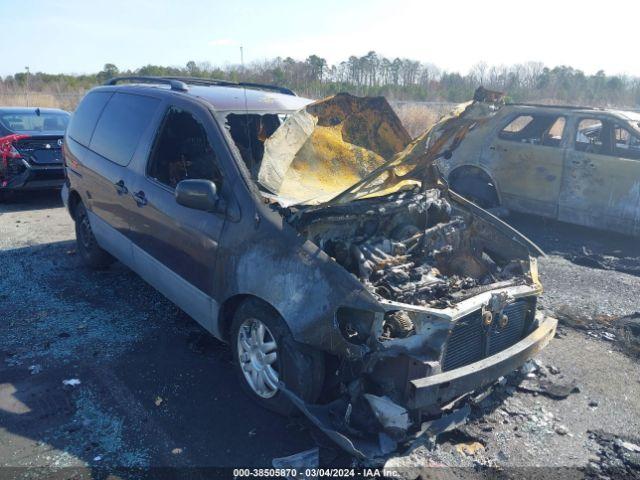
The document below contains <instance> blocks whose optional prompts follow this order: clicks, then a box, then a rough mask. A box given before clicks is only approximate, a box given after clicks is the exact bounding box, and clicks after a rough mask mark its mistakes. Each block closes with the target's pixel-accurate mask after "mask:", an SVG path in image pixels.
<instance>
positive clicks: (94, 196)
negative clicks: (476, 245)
mask: <svg viewBox="0 0 640 480" xmlns="http://www.w3.org/2000/svg"><path fill="white" fill-rule="evenodd" d="M90 95H91V94H90ZM160 103H161V101H160V100H159V99H158V98H154V97H151V96H146V95H138V94H129V93H120V92H117V93H114V94H112V95H111V97H110V98H109V100H108V101H107V102H106V104H105V105H104V107H103V109H102V112H101V114H100V115H99V118H98V120H97V123H96V124H95V129H94V130H93V131H92V133H91V136H90V141H89V143H88V147H89V148H88V149H86V150H85V151H84V152H83V155H82V160H81V163H82V166H83V167H84V168H82V169H81V170H80V173H81V174H82V175H83V177H84V179H83V180H84V181H83V186H85V188H86V192H83V193H86V195H87V197H88V202H89V210H90V212H91V215H90V219H91V226H92V228H93V230H94V234H95V235H96V238H97V240H98V243H100V244H101V246H102V247H103V248H105V249H106V250H108V251H110V252H111V253H113V254H114V255H116V256H117V257H118V258H119V259H120V260H121V261H123V262H125V263H128V264H131V262H132V252H131V246H130V244H129V241H128V238H127V237H128V236H129V224H130V218H129V217H130V216H129V212H130V211H131V210H133V209H135V208H137V207H136V203H135V201H134V199H133V198H132V197H131V195H130V192H129V190H130V187H129V185H130V183H131V179H132V176H133V174H132V173H131V172H130V171H129V169H128V168H127V166H128V165H129V163H130V162H131V159H132V158H133V156H134V154H135V152H136V150H137V149H138V145H139V143H140V138H141V137H142V136H143V134H144V133H145V131H146V130H147V129H149V128H150V124H151V121H152V119H153V118H154V115H155V113H156V111H157V110H158V108H159V106H160ZM73 124H75V120H73V121H72V125H73Z"/></svg>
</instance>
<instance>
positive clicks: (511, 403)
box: [0, 194, 640, 476]
mask: <svg viewBox="0 0 640 480" xmlns="http://www.w3.org/2000/svg"><path fill="white" fill-rule="evenodd" d="M508 221H510V222H511V223H512V224H514V226H516V227H517V228H519V229H520V230H521V231H523V232H524V233H525V234H526V235H528V236H529V237H530V238H531V239H532V240H534V241H535V242H536V243H538V244H539V245H540V246H541V247H542V248H543V249H544V250H545V251H547V252H548V256H547V257H545V258H541V259H540V260H539V270H540V275H541V278H542V281H543V284H544V285H545V293H544V295H543V298H542V302H541V303H542V305H543V306H544V308H545V309H546V310H547V311H549V312H551V313H553V312H556V311H561V312H563V314H564V315H576V316H582V317H587V318H595V317H597V316H598V315H607V316H611V315H614V316H622V315H629V314H633V313H634V312H637V311H639V310H640V305H639V302H638V296H637V295H638V292H639V291H640V278H639V277H636V276H633V275H629V274H625V273H620V272H616V271H604V270H598V269H592V268H588V267H584V266H579V265H575V264H573V263H572V262H571V261H569V260H567V259H566V258H565V257H567V256H568V255H570V254H571V253H575V252H578V251H580V249H581V248H582V247H583V246H586V247H588V248H589V249H590V250H592V251H594V252H600V253H607V254H614V255H620V256H637V257H640V246H638V245H637V243H638V242H636V241H633V240H632V239H628V238H625V237H618V236H615V235H611V234H602V233H599V232H595V231H593V230H588V229H581V228H578V227H573V226H567V225H564V224H560V223H557V222H549V221H544V220H541V219H538V218H535V217H527V216H518V217H511V218H509V219H508ZM73 240H74V233H73V223H72V221H71V219H70V218H69V216H68V214H67V213H66V211H65V210H64V208H62V206H61V204H60V202H59V200H58V197H57V196H56V195H53V194H38V195H32V196H31V197H30V198H28V199H27V198H26V197H21V198H18V199H17V200H16V202H15V203H11V204H6V205H0V272H1V273H0V319H1V322H0V465H3V466H43V467H59V466H89V467H90V468H95V469H97V468H99V467H102V466H133V467H135V466H140V467H147V466H180V467H183V466H190V467H193V466H224V465H226V466H270V464H271V460H272V459H273V458H274V457H281V456H285V455H290V454H293V453H295V452H298V451H301V450H305V449H308V448H310V447H312V446H314V445H315V442H314V440H313V438H312V436H311V435H310V431H309V427H308V425H306V424H304V423H302V424H300V423H299V422H297V421H290V420H286V419H282V418H281V417H278V416H276V415H275V414H271V413H270V412H266V411H264V410H261V409H259V408H256V407H255V406H254V405H253V403H251V402H250V401H249V400H248V399H247V398H246V397H245V396H244V395H243V394H242V393H241V391H240V389H239V387H238V384H237V381H236V379H235V377H234V376H233V374H232V371H231V369H230V360H231V356H230V352H229V350H228V349H227V347H226V346H224V345H222V344H220V343H219V342H217V341H216V340H214V339H212V338H211V337H209V336H208V335H207V334H206V333H205V332H204V331H203V330H202V329H201V328H200V327H199V326H198V325H197V324H196V323H195V322H194V321H192V320H191V319H189V318H188V317H186V316H185V315H184V314H183V313H181V312H180V311H179V310H178V309H177V308H175V307H174V306H172V305H171V304H170V303H169V302H168V301H166V300H165V299H164V298H163V297H162V296H161V295H160V294H158V293H157V292H155V291H154V290H153V289H152V288H151V287H149V286H147V285H146V284H145V283H144V282H143V281H142V280H140V279H139V278H138V277H137V276H136V275H135V274H133V273H132V272H130V271H128V270H127V269H126V268H125V267H123V266H122V265H120V264H116V265H114V266H113V267H112V268H110V269H108V270H106V271H103V272H92V271H90V270H88V269H86V268H84V267H83V266H82V265H81V263H80V260H79V258H78V256H77V255H76V253H75V245H74V241H73ZM537 359H538V361H539V363H540V365H542V366H543V367H544V368H543V370H545V369H546V375H547V378H549V379H551V380H553V381H560V382H563V381H570V380H573V379H575V380H577V384H578V386H579V392H577V393H573V394H571V395H569V396H568V397H567V398H566V399H564V400H553V399H551V398H548V397H547V396H544V395H536V394H533V393H531V392H527V391H524V390H521V389H519V388H517V387H516V386H507V387H506V388H503V389H502V393H501V395H500V396H498V395H492V396H491V397H489V399H487V400H486V401H485V402H484V403H483V404H482V408H483V414H482V415H478V414H477V412H476V414H475V417H474V419H473V420H471V421H470V422H469V424H468V425H466V426H465V427H463V428H462V429H460V430H458V431H454V432H451V433H449V434H446V435H443V436H442V437H440V438H439V440H438V444H437V445H436V446H435V447H433V448H427V445H425V444H418V445H416V446H415V447H414V449H413V450H412V451H411V452H410V453H409V454H407V455H400V456H398V457H397V458H396V459H394V460H393V461H394V462H396V463H397V464H401V465H405V466H407V465H408V466H413V467H416V466H417V467H420V466H425V465H434V464H436V465H446V466H460V467H473V468H474V469H476V470H477V469H478V468H479V467H483V466H497V467H532V466H537V467H541V466H546V467H549V466H568V467H584V466H587V465H589V462H595V464H597V461H598V456H597V454H598V452H599V448H600V447H599V444H598V442H597V441H596V440H595V439H594V438H592V436H590V434H589V433H588V432H589V431H593V430H598V429H599V430H602V431H604V432H609V433H612V434H619V435H621V434H624V435H628V436H633V435H637V432H640V404H639V401H638V398H640V382H639V379H640V365H639V364H638V362H637V361H636V360H635V359H633V358H631V357H630V356H628V355H625V354H624V353H623V352H622V351H621V349H620V348H619V347H618V345H617V343H615V342H610V341H607V340H605V339H603V338H592V337H590V336H589V335H587V334H586V333H585V332H582V331H576V330H574V329H570V328H567V327H563V328H561V329H560V335H559V336H558V338H556V339H554V341H552V342H551V344H550V345H549V347H548V348H547V349H546V350H544V351H543V352H541V354H539V356H538V357H537ZM551 371H553V372H557V373H550V372H551ZM536 378H542V377H541V376H540V374H538V377H536ZM72 379H78V380H79V381H80V383H79V384H76V385H73V383H74V382H70V383H71V384H70V385H65V384H63V381H64V380H72ZM534 380H535V379H534ZM67 383H69V382H67ZM465 450H466V453H465ZM409 471H410V470H406V472H409ZM469 471H471V470H464V471H463V473H460V475H457V476H465V473H464V472H469Z"/></svg>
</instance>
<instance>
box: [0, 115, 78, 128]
mask: <svg viewBox="0 0 640 480" xmlns="http://www.w3.org/2000/svg"><path fill="white" fill-rule="evenodd" d="M0 123H2V125H3V126H4V127H5V128H7V129H8V130H11V131H12V132H16V133H33V132H39V133H61V132H64V131H65V130H66V128H67V124H68V123H69V115H68V114H66V113H59V112H39V111H37V110H34V111H32V112H28V111H27V112H11V113H1V114H0Z"/></svg>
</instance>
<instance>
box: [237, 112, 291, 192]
mask: <svg viewBox="0 0 640 480" xmlns="http://www.w3.org/2000/svg"><path fill="white" fill-rule="evenodd" d="M285 118H286V115H283V114H277V113H265V114H257V113H229V114H228V115H227V116H226V117H225V127H226V128H227V130H228V131H229V134H230V135H231V138H232V139H233V142H234V143H235V145H236V147H237V148H238V151H239V152H240V156H241V157H242V160H243V161H244V163H245V165H246V166H247V169H248V170H249V172H250V173H251V178H252V179H253V180H254V181H256V180H257V179H258V172H259V170H260V166H261V164H262V158H263V157H264V143H265V141H266V140H267V139H268V138H270V137H271V136H272V135H273V134H274V132H275V131H276V130H277V129H278V128H279V127H280V125H281V124H282V122H283V121H284V120H285Z"/></svg>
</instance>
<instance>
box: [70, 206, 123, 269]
mask: <svg viewBox="0 0 640 480" xmlns="http://www.w3.org/2000/svg"><path fill="white" fill-rule="evenodd" d="M74 219H75V221H76V243H77V246H78V253H79V254H80V257H82V261H83V262H84V263H85V264H86V265H87V266H89V267H91V268H94V269H96V270H100V269H104V268H107V267H108V266H109V265H111V264H112V263H113V262H114V261H115V259H114V258H113V257H112V256H111V255H110V254H109V253H108V252H107V251H105V250H103V249H102V248H101V247H100V245H98V242H97V241H96V237H95V236H94V235H93V231H92V230H91V223H90V222H89V215H87V210H86V209H85V208H84V205H83V204H82V203H78V205H77V206H76V207H75V211H74Z"/></svg>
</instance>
